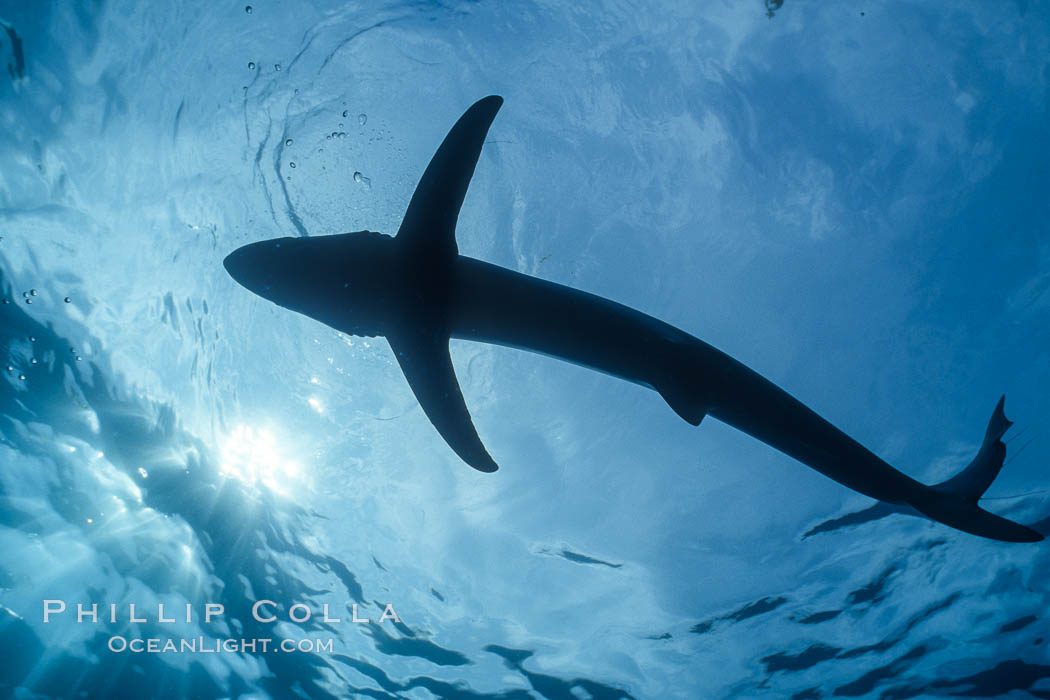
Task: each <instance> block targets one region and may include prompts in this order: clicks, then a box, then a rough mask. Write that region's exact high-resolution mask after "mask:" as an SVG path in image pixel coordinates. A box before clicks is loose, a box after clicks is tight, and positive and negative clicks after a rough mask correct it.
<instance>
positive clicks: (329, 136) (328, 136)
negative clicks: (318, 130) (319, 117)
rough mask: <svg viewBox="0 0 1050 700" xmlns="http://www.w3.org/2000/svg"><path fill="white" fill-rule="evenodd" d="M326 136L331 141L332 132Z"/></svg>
mask: <svg viewBox="0 0 1050 700" xmlns="http://www.w3.org/2000/svg"><path fill="white" fill-rule="evenodd" d="M324 138H325V140H326V141H331V140H332V135H331V134H328V135H327V136H325V137H324Z"/></svg>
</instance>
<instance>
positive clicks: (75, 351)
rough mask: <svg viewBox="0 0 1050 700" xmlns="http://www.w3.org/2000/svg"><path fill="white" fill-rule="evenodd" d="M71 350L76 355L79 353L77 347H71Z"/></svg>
mask: <svg viewBox="0 0 1050 700" xmlns="http://www.w3.org/2000/svg"><path fill="white" fill-rule="evenodd" d="M69 352H71V353H72V354H74V355H76V354H77V349H76V348H70V349H69Z"/></svg>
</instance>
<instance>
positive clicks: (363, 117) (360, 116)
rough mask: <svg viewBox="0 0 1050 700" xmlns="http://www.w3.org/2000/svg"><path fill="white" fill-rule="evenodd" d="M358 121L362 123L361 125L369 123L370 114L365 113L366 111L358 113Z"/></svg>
mask: <svg viewBox="0 0 1050 700" xmlns="http://www.w3.org/2000/svg"><path fill="white" fill-rule="evenodd" d="M357 123H358V124H360V125H361V126H364V125H365V124H367V123H368V115H367V114H364V113H362V114H358V115H357Z"/></svg>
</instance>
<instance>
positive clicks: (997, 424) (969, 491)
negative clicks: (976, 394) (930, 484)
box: [934, 396, 1013, 502]
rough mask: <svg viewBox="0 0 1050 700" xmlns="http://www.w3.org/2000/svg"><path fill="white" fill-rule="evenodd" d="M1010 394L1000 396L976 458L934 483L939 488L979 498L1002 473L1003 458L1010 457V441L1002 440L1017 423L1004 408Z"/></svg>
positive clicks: (975, 498) (966, 496)
mask: <svg viewBox="0 0 1050 700" xmlns="http://www.w3.org/2000/svg"><path fill="white" fill-rule="evenodd" d="M1005 402H1006V396H1003V397H1001V398H1000V399H999V403H997V404H996V405H995V411H993V412H992V417H991V420H989V421H988V429H987V430H985V432H984V442H983V443H981V449H980V450H978V451H977V456H976V457H974V458H973V461H972V462H970V463H969V464H968V465H967V466H966V468H965V469H963V470H962V471H961V472H959V473H958V474H956V475H955V476H953V477H952V478H950V479H948V480H947V481H942V482H941V483H939V484H937V485H936V486H934V488H936V489H940V490H942V491H947V492H949V493H954V494H957V495H959V496H961V497H963V498H970V499H972V500H973V501H975V502H976V501H977V499H978V498H980V497H981V495H982V494H983V493H984V492H985V491H987V490H988V487H989V486H991V485H992V482H993V481H995V477H997V476H998V475H999V470H1000V469H1002V468H1003V460H1004V459H1005V458H1006V445H1005V444H1004V443H1003V441H1002V437H1003V435H1005V434H1006V431H1007V430H1009V429H1010V426H1011V425H1013V423H1012V422H1011V421H1009V420H1007V418H1006V414H1005V413H1004V412H1003V404H1004V403H1005Z"/></svg>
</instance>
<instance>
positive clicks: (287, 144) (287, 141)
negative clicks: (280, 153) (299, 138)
mask: <svg viewBox="0 0 1050 700" xmlns="http://www.w3.org/2000/svg"><path fill="white" fill-rule="evenodd" d="M292 143H293V141H292V140H291V139H285V140H284V145H285V146H291V145H292Z"/></svg>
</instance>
